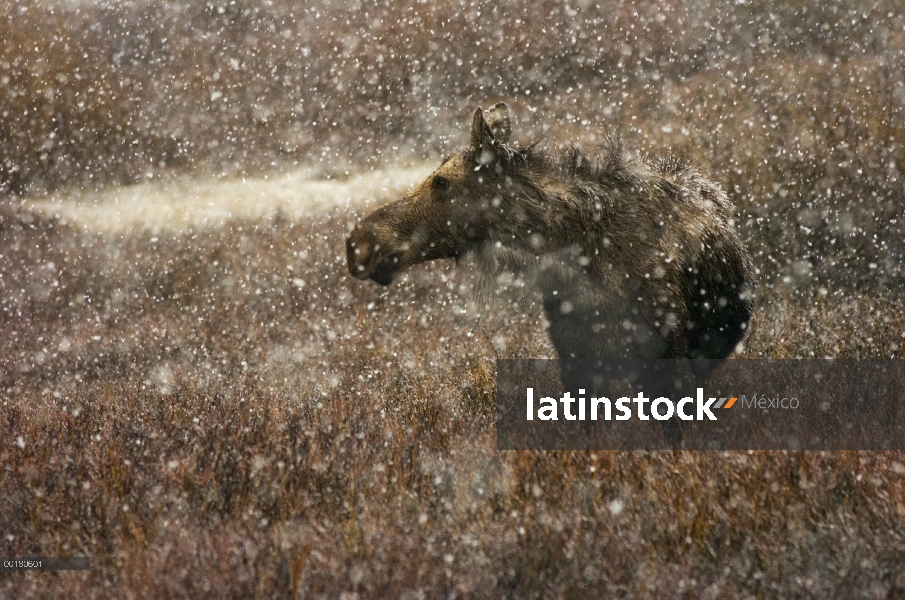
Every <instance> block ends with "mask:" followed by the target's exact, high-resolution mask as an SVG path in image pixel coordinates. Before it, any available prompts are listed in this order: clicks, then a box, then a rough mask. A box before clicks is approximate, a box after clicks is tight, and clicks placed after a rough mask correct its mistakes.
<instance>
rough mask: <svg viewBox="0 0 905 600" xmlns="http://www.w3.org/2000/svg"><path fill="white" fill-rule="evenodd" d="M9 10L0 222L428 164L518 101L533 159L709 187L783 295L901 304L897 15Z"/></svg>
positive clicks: (789, 7) (720, 9)
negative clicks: (61, 192) (604, 158)
mask: <svg viewBox="0 0 905 600" xmlns="http://www.w3.org/2000/svg"><path fill="white" fill-rule="evenodd" d="M0 6H2V8H0V202H9V201H10V199H11V198H12V199H14V198H16V197H17V196H19V195H23V194H24V195H35V194H40V193H45V192H46V191H48V190H53V189H59V188H60V187H61V186H63V187H71V186H77V187H81V188H85V187H88V188H97V187H103V186H110V185H120V184H131V183H135V182H139V181H143V180H149V179H156V178H161V177H164V178H166V177H173V176H174V175H179V176H181V175H183V174H186V173H194V174H197V173H207V174H215V175H217V176H232V175H245V174H260V173H269V172H272V171H285V170H289V169H292V168H295V167H297V166H299V165H305V166H307V167H314V168H316V170H317V173H319V175H320V176H322V177H325V178H333V177H339V176H344V175H347V174H349V173H354V172H361V171H366V170H370V169H374V168H376V167H379V166H382V165H386V164H388V163H392V164H396V163H399V162H400V161H405V160H413V159H429V160H436V159H438V158H440V157H441V156H442V155H443V154H444V153H446V152H450V151H453V150H455V149H458V147H460V146H461V145H462V144H463V143H464V141H465V139H466V131H465V127H466V123H467V119H468V115H470V113H471V112H472V111H473V110H474V107H475V106H476V105H478V104H483V105H485V106H486V105H488V104H490V103H492V102H495V101H498V100H505V101H507V102H509V103H510V105H511V106H512V108H513V110H514V113H515V115H516V118H517V122H516V125H515V131H516V136H517V137H518V139H519V140H520V141H521V143H528V142H532V141H538V140H540V141H545V142H548V143H561V142H579V143H581V144H582V145H585V146H587V145H591V144H593V143H594V142H595V140H598V139H600V136H601V135H603V133H604V132H605V131H607V130H608V131H610V132H614V133H618V134H620V135H621V136H622V137H623V138H624V140H625V141H626V145H627V146H628V147H629V148H631V149H634V150H636V151H639V152H658V151H663V150H665V149H673V150H675V151H680V152H686V153H688V154H690V155H691V156H692V157H693V158H694V159H695V160H696V161H697V162H698V163H700V164H701V165H702V166H703V167H704V168H707V169H712V170H713V172H714V173H715V176H716V178H717V179H718V180H719V181H721V182H722V183H723V185H724V186H725V187H726V189H727V190H728V192H729V194H730V196H731V198H732V199H733V201H734V202H735V203H736V205H737V206H738V207H739V209H740V210H739V217H740V221H739V224H738V226H739V228H740V230H741V231H742V234H743V235H744V236H745V237H746V238H747V239H748V241H749V244H750V245H751V247H752V249H753V250H754V253H755V254H756V255H757V256H756V260H757V263H758V267H759V268H760V269H761V272H762V276H763V277H764V278H766V279H765V280H767V281H776V282H779V283H782V284H784V285H787V286H790V287H791V288H797V287H802V286H804V287H809V288H813V287H820V286H823V287H824V288H825V289H826V290H827V291H829V292H832V291H834V290H836V289H839V288H850V287H853V286H854V287H858V288H868V289H884V290H888V289H891V288H895V287H898V286H899V285H900V284H902V283H905V281H903V270H902V267H901V265H900V263H901V260H900V257H901V256H902V254H903V250H905V235H903V228H902V218H903V214H902V205H903V202H902V200H903V198H902V196H903V184H902V175H901V170H902V169H903V164H905V162H903V144H905V119H903V110H905V77H903V74H905V12H903V11H902V10H901V7H900V6H899V3H898V2H896V1H895V0H842V1H838V2H816V1H808V0H791V1H787V2H770V1H766V0H735V1H734V2H724V1H722V0H670V1H665V2H660V1H658V2H624V1H616V0H608V1H604V2H590V1H587V0H579V1H576V2H566V3H562V2H552V1H547V0H532V1H530V2H521V1H518V2H516V1H498V2H492V3H481V2H465V1H447V0H438V1H430V2H426V1H401V2H345V1H343V2H331V1H311V2H298V3H295V2H289V1H286V0H230V1H226V0H224V1H216V2H163V1H158V0H150V1H136V2H127V1H105V2H90V1H82V2H73V1H70V2H52V1H46V2H44V1H37V0H16V1H5V2H2V3H0Z"/></svg>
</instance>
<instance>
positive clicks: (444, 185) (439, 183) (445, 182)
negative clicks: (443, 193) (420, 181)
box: [434, 177, 449, 190]
mask: <svg viewBox="0 0 905 600" xmlns="http://www.w3.org/2000/svg"><path fill="white" fill-rule="evenodd" d="M434 187H435V188H437V189H438V190H448V189H449V179H447V178H445V177H434Z"/></svg>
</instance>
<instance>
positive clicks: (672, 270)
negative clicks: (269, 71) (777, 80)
mask: <svg viewBox="0 0 905 600" xmlns="http://www.w3.org/2000/svg"><path fill="white" fill-rule="evenodd" d="M510 131H511V126H510V119H509V111H508V108H507V107H506V105H505V104H502V103H501V104H497V105H496V106H495V107H493V108H492V109H491V110H489V111H486V112H484V111H481V110H480V109H478V110H477V111H475V113H474V118H473V122H472V128H471V144H470V146H469V147H468V148H466V149H465V150H462V151H461V152H458V153H457V154H454V155H453V156H451V157H449V158H448V159H447V160H446V161H444V163H443V164H442V165H441V166H440V168H439V169H437V171H435V172H434V173H433V174H432V175H431V176H430V177H428V178H427V179H426V180H425V181H424V182H423V183H422V184H421V185H420V186H418V188H417V189H415V190H414V191H413V192H411V193H410V194H408V195H407V196H405V197H404V198H402V199H401V200H399V201H397V202H393V203H391V204H388V205H386V206H383V207H381V208H378V209H377V210H375V211H374V212H373V213H371V214H370V215H368V216H367V217H366V218H365V219H364V220H362V222H361V223H359V224H358V226H357V227H355V229H354V231H353V232H352V235H351V237H350V238H349V239H348V241H347V251H348V260H349V270H350V272H351V273H352V274H353V275H355V276H356V277H358V278H359V279H368V278H370V279H373V280H374V281H376V282H377V283H380V284H382V285H388V284H389V283H390V282H391V281H392V280H393V277H394V276H395V274H396V273H398V272H399V271H401V270H403V269H406V268H408V267H410V266H412V265H414V264H417V263H420V262H424V261H428V260H433V259H437V258H451V257H460V256H462V255H463V254H465V253H472V254H473V255H474V256H476V257H477V259H478V263H479V264H480V265H482V269H483V270H484V271H485V272H488V273H496V272H499V271H501V270H509V271H516V272H518V273H520V274H523V275H526V276H528V277H529V278H530V281H532V282H533V283H534V285H535V286H536V287H537V288H538V289H539V290H540V291H541V293H542V294H543V298H544V309H545V312H546V315H547V318H548V320H549V322H550V335H551V337H552V341H553V344H554V346H555V348H556V350H557V352H558V354H559V356H560V357H562V358H567V357H601V358H711V359H722V358H725V357H727V356H728V355H729V354H730V353H731V352H732V351H733V350H734V348H735V347H736V345H737V344H738V342H739V341H740V340H741V338H742V336H743V335H744V332H745V330H746V329H747V327H748V323H749V320H750V318H751V312H752V309H753V289H754V268H753V266H752V263H751V258H750V256H749V255H748V253H747V251H746V250H745V247H744V245H743V244H742V243H741V241H740V240H739V238H738V236H737V235H736V233H735V232H734V231H733V229H732V210H733V209H732V205H731V204H730V202H729V200H728V199H727V198H726V195H725V194H724V193H723V191H722V190H721V189H720V187H719V185H718V184H716V183H714V182H713V181H711V180H710V179H708V178H707V177H706V176H705V175H703V174H702V173H701V172H699V171H698V170H697V169H695V168H694V167H693V166H692V165H691V164H690V163H689V162H688V161H687V160H685V159H682V158H680V157H676V156H672V155H670V156H666V157H664V158H659V159H653V160H650V161H642V160H638V159H635V158H632V157H630V156H628V155H627V154H626V153H625V152H624V151H623V150H622V148H621V146H620V144H619V142H618V140H616V139H609V140H608V141H607V142H606V143H604V144H603V145H602V146H601V147H599V148H598V149H597V150H596V151H595V152H594V153H593V154H592V155H589V154H586V153H584V152H582V151H581V150H579V149H578V148H576V147H574V146H572V147H567V148H565V149H562V150H559V151H548V150H544V149H542V148H539V147H537V146H529V147H527V148H514V147H511V146H509V145H508V139H509V136H510Z"/></svg>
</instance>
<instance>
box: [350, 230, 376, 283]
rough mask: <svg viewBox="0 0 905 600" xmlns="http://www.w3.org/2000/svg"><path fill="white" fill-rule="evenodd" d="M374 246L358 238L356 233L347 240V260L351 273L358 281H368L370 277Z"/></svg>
mask: <svg viewBox="0 0 905 600" xmlns="http://www.w3.org/2000/svg"><path fill="white" fill-rule="evenodd" d="M373 253H374V252H373V246H372V245H371V244H369V243H368V242H366V241H365V240H363V239H361V236H356V235H355V234H354V233H353V234H352V235H351V236H350V237H349V238H348V239H346V258H347V260H348V264H349V273H351V274H352V275H354V276H355V277H357V278H358V279H367V278H368V277H369V276H370V272H369V270H370V269H369V267H370V264H371V257H372V255H373Z"/></svg>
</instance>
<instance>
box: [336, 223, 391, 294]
mask: <svg viewBox="0 0 905 600" xmlns="http://www.w3.org/2000/svg"><path fill="white" fill-rule="evenodd" d="M368 237H369V236H367V235H365V234H362V233H361V232H360V231H358V230H356V231H353V232H352V235H351V236H350V237H349V238H348V239H347V240H346V258H347V260H348V264H349V272H350V273H351V274H352V275H354V276H355V277H356V278H358V279H371V280H373V281H375V282H377V283H379V284H380V285H389V284H390V283H392V282H393V277H394V276H395V275H396V272H397V271H398V269H399V261H400V258H401V257H402V252H401V251H400V252H387V250H389V249H388V248H383V247H381V245H380V244H378V243H376V242H373V241H371V240H369V239H368Z"/></svg>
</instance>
